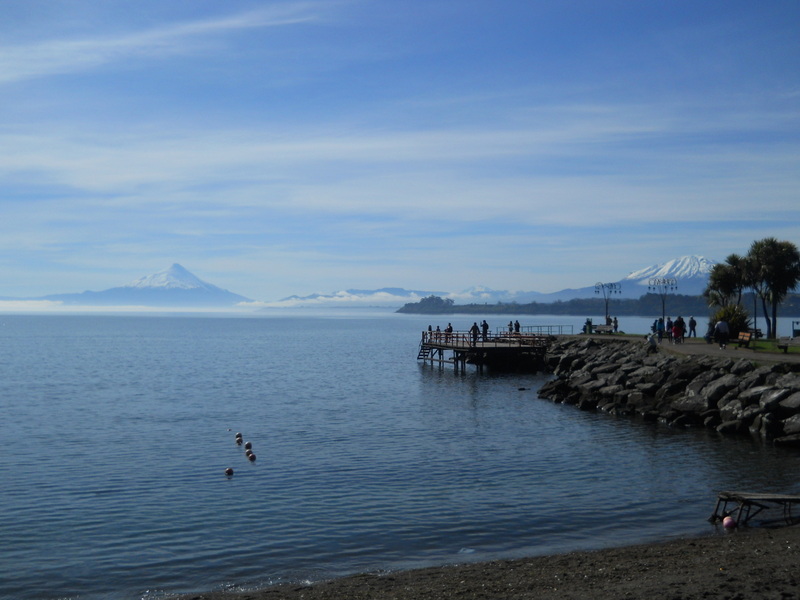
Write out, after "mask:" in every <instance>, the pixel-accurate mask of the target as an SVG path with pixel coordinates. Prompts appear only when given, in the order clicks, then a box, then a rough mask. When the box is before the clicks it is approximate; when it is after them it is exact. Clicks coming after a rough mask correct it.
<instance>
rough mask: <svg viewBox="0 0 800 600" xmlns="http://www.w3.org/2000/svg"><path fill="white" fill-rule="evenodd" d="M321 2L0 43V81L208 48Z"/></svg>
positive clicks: (310, 16)
mask: <svg viewBox="0 0 800 600" xmlns="http://www.w3.org/2000/svg"><path fill="white" fill-rule="evenodd" d="M323 9H324V4H323V3H320V2H296V3H288V4H274V5H272V6H269V7H267V8H263V9H259V10H255V11H248V12H244V13H240V14H236V15H228V16H221V17H218V18H209V19H202V20H196V21H191V22H183V23H176V24H173V25H169V26H165V27H158V28H152V29H146V30H142V31H134V32H125V33H119V34H117V35H95V36H85V37H82V38H73V39H52V40H44V41H36V42H32V43H27V44H19V45H5V46H0V83H9V82H14V81H20V80H25V79H31V78H36V77H46V76H51V75H62V74H71V73H77V72H81V71H86V70H90V69H94V68H97V67H99V66H102V65H106V64H110V63H114V62H118V61H123V60H127V59H129V58H133V57H139V58H150V59H153V58H158V57H164V56H172V55H177V54H187V53H195V52H200V51H209V47H208V45H207V44H205V43H204V40H206V39H208V38H210V37H213V36H220V35H226V34H231V33H235V32H237V31H241V30H246V29H259V28H270V27H287V26H292V25H298V24H302V23H309V22H313V21H316V20H318V19H319V18H320V12H321V11H322V10H323Z"/></svg>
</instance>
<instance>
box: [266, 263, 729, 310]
mask: <svg viewBox="0 0 800 600" xmlns="http://www.w3.org/2000/svg"><path fill="white" fill-rule="evenodd" d="M715 264H716V262H715V261H713V260H709V259H707V258H704V257H702V256H682V257H680V258H676V259H674V260H670V261H668V262H665V263H661V264H658V265H651V266H649V267H645V268H643V269H639V270H638V271H634V272H633V273H630V274H629V275H627V276H625V277H623V278H622V279H619V280H617V281H611V282H598V283H613V284H617V288H616V289H617V290H618V292H617V291H616V290H615V292H614V294H613V297H614V298H630V299H637V298H639V297H641V296H642V295H644V294H646V293H647V292H648V287H649V283H650V282H651V280H653V279H674V280H675V281H676V283H677V290H675V291H676V293H678V294H684V295H687V296H699V295H701V294H702V293H703V290H705V288H706V285H707V284H708V275H709V273H710V272H711V268H712V267H713V266H714V265H715ZM597 295H598V294H597V292H596V291H595V284H592V285H590V286H587V287H582V288H576V289H565V290H561V291H558V292H552V293H541V292H533V291H531V292H512V291H508V290H492V289H489V288H486V287H473V288H468V289H466V290H463V291H460V292H442V291H424V290H406V289H403V288H381V289H379V290H354V289H349V290H342V291H339V292H333V293H331V294H312V295H310V296H289V297H287V298H283V299H282V300H280V301H279V302H275V303H270V304H271V305H272V306H331V305H335V306H387V307H389V306H402V305H403V304H406V303H408V302H417V301H419V300H421V299H422V298H425V297H428V296H439V297H441V298H449V299H452V300H453V301H454V302H455V303H456V304H483V303H489V304H494V303H497V302H504V303H505V302H516V303H518V304H527V303H529V302H543V303H546V302H557V301H559V300H560V301H567V300H572V299H575V298H594V297H596V296H597Z"/></svg>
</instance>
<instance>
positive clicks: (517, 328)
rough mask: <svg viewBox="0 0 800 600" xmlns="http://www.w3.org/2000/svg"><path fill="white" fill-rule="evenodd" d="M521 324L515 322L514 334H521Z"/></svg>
mask: <svg viewBox="0 0 800 600" xmlns="http://www.w3.org/2000/svg"><path fill="white" fill-rule="evenodd" d="M519 328H520V324H519V321H514V333H519Z"/></svg>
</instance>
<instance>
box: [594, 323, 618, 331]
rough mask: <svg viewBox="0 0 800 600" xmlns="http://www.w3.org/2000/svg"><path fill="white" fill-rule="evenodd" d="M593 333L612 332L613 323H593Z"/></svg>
mask: <svg viewBox="0 0 800 600" xmlns="http://www.w3.org/2000/svg"><path fill="white" fill-rule="evenodd" d="M594 331H595V333H614V326H613V325H595V326H594Z"/></svg>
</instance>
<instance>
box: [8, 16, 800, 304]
mask: <svg viewBox="0 0 800 600" xmlns="http://www.w3.org/2000/svg"><path fill="white" fill-rule="evenodd" d="M798 31H800V2H797V1H796V0H784V1H781V0H776V1H769V2H739V1H736V0H726V1H719V2H717V1H709V2H697V1H696V0H694V1H691V2H684V1H673V2H667V1H652V2H650V1H648V2H642V1H641V0H630V1H623V0H620V1H613V0H612V1H607V2H604V1H599V0H598V1H593V2H588V1H580V0H575V1H570V0H560V1H541V2H540V1H536V0H526V1H515V0H510V1H502V0H492V1H488V0H487V1H483V0H424V1H418V0H406V1H404V2H392V1H388V0H385V1H374V0H343V1H338V0H331V1H321V2H316V1H291V0H288V1H275V2H272V1H266V0H261V1H258V2H255V1H252V2H251V1H242V0H227V1H226V2H219V1H213V2H212V1H205V0H174V1H159V2H156V1H142V2H130V1H125V2H120V1H115V0H104V1H103V2H96V1H95V0H86V1H82V0H47V1H40V0H3V1H2V2H0V149H1V151H0V245H1V246H0V248H1V249H0V296H37V295H44V294H49V293H66V292H80V291H83V290H86V289H91V290H101V289H106V288H109V287H113V286H117V285H123V284H125V283H128V282H130V281H132V280H134V279H136V278H138V277H141V276H143V275H148V274H150V273H153V272H156V271H160V270H162V269H164V268H166V267H168V266H169V265H170V264H172V263H174V262H179V263H181V264H182V265H183V266H185V267H186V268H187V269H189V270H190V271H192V272H194V273H195V274H196V275H198V276H199V277H201V278H202V279H205V280H207V281H210V282H212V283H214V284H216V285H219V286H221V287H225V288H227V289H230V290H232V291H234V292H237V293H239V294H242V295H245V296H248V297H251V298H255V299H258V300H265V301H269V300H277V299H279V298H281V297H284V296H288V295H290V294H300V295H303V294H310V293H312V292H331V291H335V290H339V289H344V288H365V289H371V288H379V287H384V286H398V287H405V288H409V289H434V290H446V291H457V290H461V289H464V288H468V287H471V286H478V285H482V286H488V287H491V288H495V289H509V290H536V291H541V292H550V291H556V290H559V289H562V288H566V287H582V286H586V285H592V284H593V283H594V282H596V281H617V280H619V279H621V278H622V277H624V276H625V275H627V274H628V273H629V272H631V271H633V270H636V269H639V268H641V267H644V266H647V265H649V264H655V263H660V262H665V261H667V260H670V259H672V258H676V257H678V256H682V255H685V254H699V255H703V256H706V257H708V258H712V259H716V260H722V259H724V258H725V256H727V255H728V254H729V253H731V252H746V251H747V248H748V247H749V245H750V243H751V242H752V241H753V240H755V239H760V238H763V237H766V236H775V237H778V238H779V239H786V240H790V241H792V242H794V243H796V244H798V243H800V236H799V235H798V232H799V231H800V228H799V227H798V225H800V201H798V200H799V196H800V35H798Z"/></svg>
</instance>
